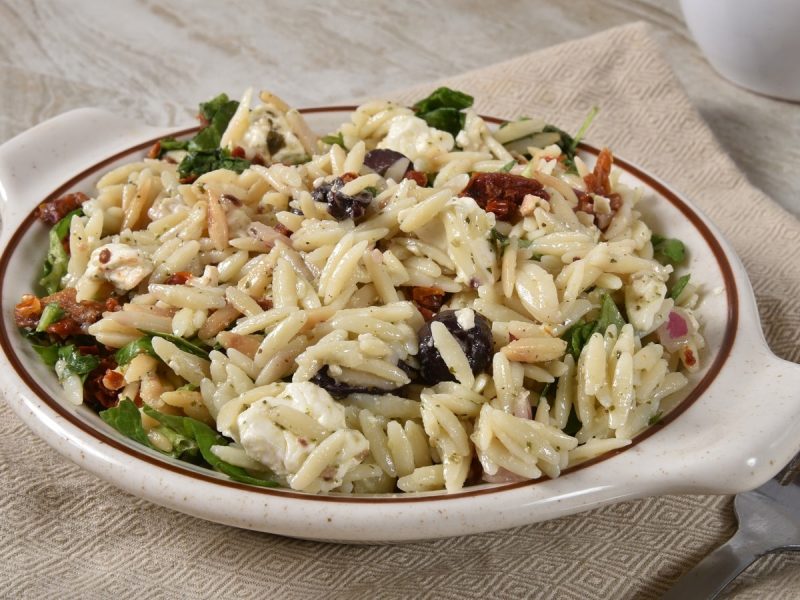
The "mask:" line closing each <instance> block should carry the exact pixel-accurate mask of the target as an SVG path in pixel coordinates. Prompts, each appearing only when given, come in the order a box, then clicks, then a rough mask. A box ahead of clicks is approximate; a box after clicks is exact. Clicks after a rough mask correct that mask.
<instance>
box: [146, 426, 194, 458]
mask: <svg viewBox="0 0 800 600" xmlns="http://www.w3.org/2000/svg"><path fill="white" fill-rule="evenodd" d="M155 431H157V432H158V433H160V434H161V435H163V436H164V437H165V438H167V439H168V440H169V443H170V444H171V445H172V451H170V452H166V453H165V454H169V455H170V456H174V457H175V458H178V459H180V460H185V461H186V462H191V463H194V462H196V461H197V458H198V456H199V451H198V448H197V442H195V441H194V440H193V439H191V438H188V437H186V436H185V435H183V434H181V433H179V432H177V431H175V430H174V429H172V428H171V427H165V426H164V425H161V426H160V427H156V428H155ZM162 452H163V451H162Z"/></svg>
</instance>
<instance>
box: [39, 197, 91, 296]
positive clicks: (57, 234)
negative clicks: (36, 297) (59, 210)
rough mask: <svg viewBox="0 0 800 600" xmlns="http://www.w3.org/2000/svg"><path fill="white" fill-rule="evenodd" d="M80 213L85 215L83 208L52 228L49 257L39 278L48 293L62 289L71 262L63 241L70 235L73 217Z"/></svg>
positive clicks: (74, 211)
mask: <svg viewBox="0 0 800 600" xmlns="http://www.w3.org/2000/svg"><path fill="white" fill-rule="evenodd" d="M80 215H83V210H82V209H80V208H79V209H77V210H73V211H72V212H71V213H67V214H66V215H65V216H64V218H63V219H61V220H60V221H59V222H58V223H56V224H55V225H53V227H52V229H50V234H49V241H50V247H49V249H48V251H47V257H46V258H45V259H44V264H43V265H42V273H41V277H40V279H39V285H40V286H42V287H43V288H44V289H45V291H46V292H47V294H48V295H50V294H55V293H56V292H57V291H58V290H60V289H61V278H62V277H64V275H66V273H67V265H68V264H69V254H67V251H66V250H65V249H64V245H63V244H62V242H63V241H64V238H66V237H67V235H69V226H70V223H72V218H73V217H76V216H80Z"/></svg>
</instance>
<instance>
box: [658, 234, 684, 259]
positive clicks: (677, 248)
mask: <svg viewBox="0 0 800 600" xmlns="http://www.w3.org/2000/svg"><path fill="white" fill-rule="evenodd" d="M650 241H651V242H652V244H653V256H654V258H655V259H656V260H657V261H658V262H660V263H661V264H662V265H668V264H669V265H677V264H680V263H682V262H683V261H684V260H686V246H685V245H684V243H683V242H682V241H680V240H678V239H675V238H665V237H663V236H661V235H658V234H656V233H654V234H653V235H652V236H651V237H650Z"/></svg>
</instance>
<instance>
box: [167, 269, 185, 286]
mask: <svg viewBox="0 0 800 600" xmlns="http://www.w3.org/2000/svg"><path fill="white" fill-rule="evenodd" d="M191 277H192V274H191V273H190V272H189V271H178V272H177V273H173V274H172V275H170V276H169V277H167V279H166V281H164V283H165V284H166V285H183V284H185V283H186V282H187V281H189V279H190V278H191Z"/></svg>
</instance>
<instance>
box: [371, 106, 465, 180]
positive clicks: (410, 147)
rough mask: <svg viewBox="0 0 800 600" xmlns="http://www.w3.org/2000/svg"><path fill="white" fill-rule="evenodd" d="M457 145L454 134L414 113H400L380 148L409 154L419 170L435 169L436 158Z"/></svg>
mask: <svg viewBox="0 0 800 600" xmlns="http://www.w3.org/2000/svg"><path fill="white" fill-rule="evenodd" d="M454 145H455V140H453V136H452V135H450V134H449V133H447V132H446V131H440V130H439V129H434V128H433V127H428V124H427V123H426V122H425V121H423V120H422V119H420V118H419V117H415V116H413V115H399V116H396V117H394V118H393V119H392V122H391V125H389V132H388V133H387V134H386V137H385V138H383V140H381V141H380V142H379V143H378V148H389V149H390V150H395V151H397V152H400V153H402V154H404V155H405V156H407V157H408V158H409V159H410V160H411V161H412V162H413V163H414V169H416V170H417V171H426V172H429V171H431V170H433V168H434V164H433V161H434V159H435V158H436V157H437V156H439V155H440V154H444V153H446V152H450V151H451V150H452V149H453V146H454Z"/></svg>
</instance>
